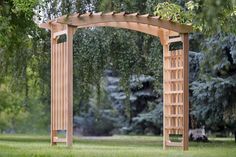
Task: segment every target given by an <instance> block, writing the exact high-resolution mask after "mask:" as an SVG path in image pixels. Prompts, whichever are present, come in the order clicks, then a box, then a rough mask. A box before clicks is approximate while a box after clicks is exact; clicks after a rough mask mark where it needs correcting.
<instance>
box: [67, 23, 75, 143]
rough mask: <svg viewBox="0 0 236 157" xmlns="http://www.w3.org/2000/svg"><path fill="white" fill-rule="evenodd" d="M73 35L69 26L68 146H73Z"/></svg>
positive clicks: (72, 29) (72, 30)
mask: <svg viewBox="0 0 236 157" xmlns="http://www.w3.org/2000/svg"><path fill="white" fill-rule="evenodd" d="M73 34H74V28H73V27H70V26H67V46H66V48H67V57H68V58H67V61H68V63H67V70H68V75H67V76H68V77H67V79H68V80H67V88H68V89H67V94H68V95H67V97H68V105H67V107H68V108H67V114H68V116H67V118H68V119H67V132H66V137H67V146H72V140H73Z"/></svg>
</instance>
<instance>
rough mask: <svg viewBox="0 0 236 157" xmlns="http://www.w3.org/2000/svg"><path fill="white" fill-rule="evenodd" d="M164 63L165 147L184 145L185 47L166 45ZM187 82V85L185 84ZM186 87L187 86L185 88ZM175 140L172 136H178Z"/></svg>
mask: <svg viewBox="0 0 236 157" xmlns="http://www.w3.org/2000/svg"><path fill="white" fill-rule="evenodd" d="M163 59H164V61H163V62H164V63H163V64H164V65H163V73H164V74H163V99H164V100H163V104H164V106H163V118H164V119H163V120H164V125H163V132H164V139H163V141H164V143H163V144H164V149H165V148H167V147H183V148H184V143H185V141H186V138H185V137H186V135H187V133H186V132H188V129H186V128H185V127H186V126H187V124H186V121H185V118H184V117H185V115H186V114H187V113H186V112H187V109H186V108H185V107H184V105H185V104H184V102H186V101H184V100H185V99H186V98H185V97H186V94H185V92H187V93H188V91H187V90H186V89H185V88H186V86H188V84H185V83H186V77H184V74H185V73H186V72H185V71H186V69H185V68H186V65H185V63H186V62H188V61H184V59H186V57H184V51H183V49H179V50H172V51H170V50H169V45H166V46H164V54H163ZM184 84H185V85H184ZM184 87H185V88H184ZM176 135H178V136H179V137H178V140H179V141H174V140H172V139H171V136H172V137H177V136H176Z"/></svg>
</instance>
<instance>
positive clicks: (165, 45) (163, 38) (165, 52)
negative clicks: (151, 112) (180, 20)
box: [159, 31, 169, 150]
mask: <svg viewBox="0 0 236 157" xmlns="http://www.w3.org/2000/svg"><path fill="white" fill-rule="evenodd" d="M159 34H160V41H161V44H162V46H163V149H164V150H165V149H166V142H167V140H168V133H167V130H166V124H167V120H166V112H167V111H166V105H165V104H166V100H167V98H166V95H165V92H166V90H167V86H166V82H165V80H166V79H168V78H167V77H168V74H167V72H166V68H167V64H168V63H167V62H166V56H167V55H168V52H169V43H168V39H169V34H168V33H167V32H165V31H161V32H159Z"/></svg>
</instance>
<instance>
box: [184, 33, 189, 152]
mask: <svg viewBox="0 0 236 157" xmlns="http://www.w3.org/2000/svg"><path fill="white" fill-rule="evenodd" d="M182 38H183V53H184V74H183V75H184V87H183V89H184V91H183V95H184V100H183V102H184V132H183V150H188V144H189V141H188V140H189V139H188V131H189V77H188V74H189V68H188V66H189V62H188V53H189V52H188V51H189V38H188V34H187V33H186V34H183V35H182Z"/></svg>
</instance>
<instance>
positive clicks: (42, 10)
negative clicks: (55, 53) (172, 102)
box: [0, 0, 236, 135]
mask: <svg viewBox="0 0 236 157" xmlns="http://www.w3.org/2000/svg"><path fill="white" fill-rule="evenodd" d="M235 5H236V3H235V0H224V1H223V0H208V1H204V0H193V1H183V0H169V1H168V2H166V1H163V0H140V1H131V0H101V1H98V0H80V1H75V0H52V1H49V0H43V1H38V0H30V1H21V0H3V1H0V23H1V24H0V69H1V71H0V117H1V118H0V124H1V125H0V131H1V132H22V133H23V132H32V131H33V132H42V131H46V132H47V131H48V130H49V123H50V122H49V119H50V118H49V117H50V33H49V32H47V31H45V30H41V29H39V28H38V27H37V25H36V23H40V22H43V21H47V20H49V19H53V18H56V17H58V16H61V15H64V14H71V13H74V12H81V13H85V12H87V11H96V12H98V11H104V12H109V11H117V12H119V11H128V12H139V13H150V14H155V15H158V16H161V18H163V19H172V20H173V21H176V22H180V23H185V24H193V26H194V28H195V32H194V33H192V34H191V35H190V50H191V51H195V53H190V74H191V77H190V96H191V97H190V105H191V108H190V109H191V115H190V120H191V124H190V127H192V128H196V127H202V126H203V125H204V126H206V128H207V129H208V130H211V131H217V132H226V131H227V132H232V131H234V130H235V129H236V128H235V126H234V124H235V120H236V117H235V112H236V107H235V105H236V100H235V94H236V91H235V89H236V88H235V86H236V81H235V80H236V79H235V74H236V50H235V42H236V38H235V30H236V29H235V27H234V23H235V19H236V18H235V12H236V10H235ZM106 70H110V71H112V74H110V75H112V76H113V77H116V79H118V80H119V83H118V85H116V88H117V89H116V90H117V91H118V92H119V93H122V92H123V93H125V94H124V97H125V99H124V100H122V101H119V102H117V101H114V100H113V99H112V96H111V95H112V94H111V92H108V91H107V90H106V88H107V81H106V80H107V78H108V77H111V76H109V75H108V74H107V73H106V72H105V71H106ZM141 75H145V76H151V77H152V78H154V81H148V82H142V81H141V80H139V79H137V80H138V81H137V84H135V86H132V81H131V80H132V79H131V76H141ZM137 78H138V77H137ZM161 85H162V46H161V45H160V42H159V39H156V38H154V37H152V36H149V35H145V34H142V33H138V32H133V31H127V30H122V29H114V28H89V29H83V30H80V29H79V30H78V31H77V32H76V34H75V36H74V115H75V118H74V121H75V123H78V124H79V125H81V126H83V128H85V130H86V131H85V132H83V133H84V134H93V135H103V134H106V135H110V134H113V133H135V134H150V133H152V134H160V133H161V130H162V103H161V102H162V97H161V93H162V87H161ZM147 90H148V91H149V92H150V91H152V92H151V93H152V94H153V93H154V95H156V96H155V97H153V96H147V95H146V96H144V95H142V94H147V93H145V92H146V91H147ZM143 91H145V92H143ZM137 93H142V94H141V96H140V95H139V96H137ZM134 95H136V96H137V101H136V102H132V101H131V100H130V99H131V97H132V96H134ZM104 121H106V122H107V123H106V124H107V125H106V124H104ZM75 125H76V124H75ZM26 128H28V129H26ZM93 130H96V131H95V132H94V131H93Z"/></svg>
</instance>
